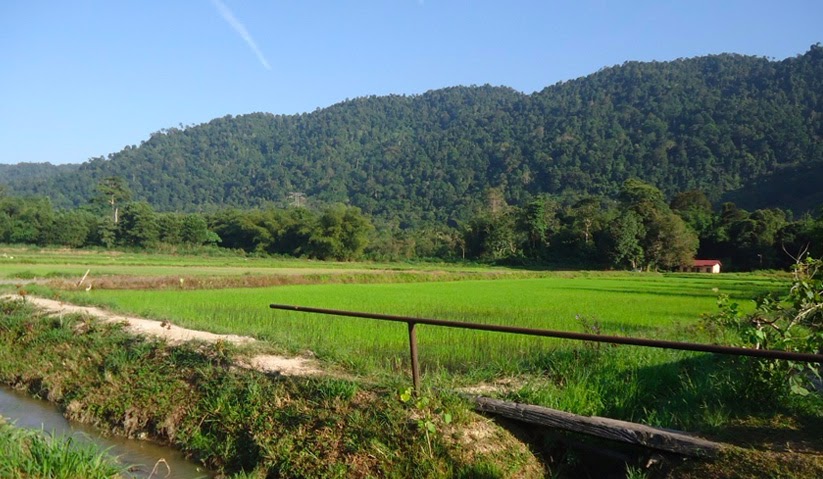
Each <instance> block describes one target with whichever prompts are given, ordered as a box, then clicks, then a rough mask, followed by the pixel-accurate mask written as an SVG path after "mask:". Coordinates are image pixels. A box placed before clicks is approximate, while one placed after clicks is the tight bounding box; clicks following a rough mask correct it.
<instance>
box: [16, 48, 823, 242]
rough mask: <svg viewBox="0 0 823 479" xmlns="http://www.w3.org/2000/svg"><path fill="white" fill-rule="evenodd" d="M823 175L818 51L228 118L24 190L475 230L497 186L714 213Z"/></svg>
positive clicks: (21, 183) (787, 197)
mask: <svg viewBox="0 0 823 479" xmlns="http://www.w3.org/2000/svg"><path fill="white" fill-rule="evenodd" d="M821 165H823V46H821V45H819V44H818V45H814V46H812V47H811V48H810V49H809V51H808V52H806V53H805V54H803V55H799V56H797V57H793V58H788V59H785V60H782V61H771V60H768V59H765V58H759V57H749V56H741V55H733V54H723V55H713V56H707V57H700V58H692V59H681V60H676V61H672V62H651V63H639V62H628V63H624V64H623V65H620V66H615V67H611V68H605V69H602V70H600V71H598V72H597V73H594V74H592V75H589V76H587V77H584V78H580V79H576V80H572V81H567V82H562V83H558V84H556V85H553V86H550V87H547V88H545V89H544V90H542V91H540V92H536V93H534V94H531V95H525V94H522V93H519V92H517V91H514V90H512V89H509V88H501V87H491V86H481V87H454V88H445V89H441V90H434V91H430V92H427V93H425V94H422V95H414V96H396V95H392V96H386V97H367V98H358V99H354V100H349V101H345V102H343V103H340V104H337V105H333V106H331V107H328V108H325V109H319V110H317V111H315V112H312V113H308V114H301V115H291V116H283V115H272V114H267V113H253V114H248V115H241V116H235V117H232V116H226V117H223V118H218V119H215V120H213V121H211V122H209V123H206V124H202V125H197V126H189V127H184V128H180V129H178V128H170V129H165V130H161V131H159V132H156V133H154V134H152V135H151V137H150V138H149V139H148V140H146V141H144V142H143V143H141V144H140V146H136V147H127V148H125V149H124V150H122V151H120V152H117V153H113V154H111V155H109V156H108V158H95V159H91V160H89V161H88V162H86V163H84V164H83V165H81V166H80V167H79V168H77V169H76V170H73V171H68V172H64V173H60V174H59V175H57V176H44V177H41V178H37V179H33V180H32V179H25V178H20V179H19V180H15V181H13V182H12V184H11V185H10V187H11V189H12V190H13V191H14V192H16V193H21V194H38V195H46V196H49V197H50V198H51V199H52V202H53V203H54V204H55V205H58V206H60V205H64V206H69V205H79V204H83V203H84V202H87V201H88V199H89V198H90V197H92V196H93V195H94V189H95V185H96V184H97V183H98V181H100V180H101V179H102V178H105V177H110V176H121V177H123V178H125V179H126V181H127V183H128V186H129V188H130V189H131V190H132V192H133V193H134V197H135V199H138V200H140V199H144V200H147V201H149V202H150V203H151V204H152V205H153V206H154V207H155V208H157V209H160V210H183V211H196V210H212V209H214V208H216V207H217V206H223V205H235V206H240V207H248V206H256V205H260V204H266V203H269V202H271V203H275V204H279V205H284V204H288V203H296V204H329V203H336V202H342V203H348V204H351V205H354V206H358V207H360V208H361V209H362V210H363V211H364V212H365V213H367V214H369V215H374V216H376V217H379V218H380V217H382V218H384V219H390V220H391V221H392V222H394V223H395V224H399V225H401V226H403V225H419V224H421V223H423V222H428V221H437V222H446V221H448V220H461V221H462V220H465V219H466V218H468V217H469V216H470V215H471V213H472V212H473V211H475V210H476V209H477V208H478V207H479V206H480V205H483V204H485V201H486V198H487V197H488V192H489V190H492V189H493V190H495V191H500V192H502V194H503V198H504V199H505V201H506V202H508V203H511V204H525V203H526V201H528V200H529V199H531V198H533V197H535V196H536V195H538V194H540V193H547V194H551V195H560V196H567V197H568V196H571V197H581V196H584V195H586V194H598V195H608V196H614V195H616V193H617V192H618V190H619V189H620V187H621V185H623V183H624V181H625V180H626V179H628V178H632V177H636V178H640V179H642V180H644V181H646V182H648V183H651V184H653V185H655V186H657V187H658V188H660V189H661V190H662V191H663V192H664V193H665V194H666V195H668V196H671V195H673V194H674V193H676V192H679V191H686V190H692V189H700V190H703V191H704V192H705V193H706V195H707V196H708V197H709V199H711V200H713V201H719V200H721V199H722V198H723V195H724V194H734V193H733V192H734V191H735V190H740V191H753V190H751V189H750V188H749V187H750V185H755V186H758V187H759V188H761V189H762V191H769V192H770V193H769V195H770V196H769V198H765V199H764V198H752V197H749V199H751V200H752V201H759V202H760V203H759V204H757V205H756V206H758V207H761V206H781V207H790V208H791V207H793V208H798V209H801V208H804V207H807V206H808V205H810V204H819V201H817V200H815V201H811V200H807V199H806V198H803V197H801V194H802V189H797V185H796V184H795V185H792V183H791V182H788V183H785V184H784V183H783V179H784V178H785V177H786V175H784V174H783V173H785V172H800V173H799V174H795V175H794V176H793V178H794V181H796V182H799V184H801V185H802V184H804V182H803V179H804V175H803V174H802V172H803V171H806V170H807V169H808V170H813V171H815V172H818V173H819V172H820V171H821ZM0 173H2V172H1V171H0ZM818 184H819V183H818ZM790 185H791V186H790ZM807 186H813V185H807ZM788 188H791V189H790V190H789V189H788ZM819 190H820V188H819V187H816V188H815V187H812V188H808V189H807V191H806V193H808V194H810V195H815V194H816V195H819ZM764 200H765V201H764ZM768 200H773V201H774V203H768ZM738 201H741V206H744V207H745V206H748V204H747V203H746V201H747V200H746V198H745V197H743V199H741V198H740V197H738ZM778 201H779V203H778Z"/></svg>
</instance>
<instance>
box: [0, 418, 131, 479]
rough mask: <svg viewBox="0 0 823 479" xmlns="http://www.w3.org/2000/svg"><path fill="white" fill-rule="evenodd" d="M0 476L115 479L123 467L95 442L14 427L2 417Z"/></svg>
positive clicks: (0, 419) (0, 420)
mask: <svg viewBox="0 0 823 479" xmlns="http://www.w3.org/2000/svg"><path fill="white" fill-rule="evenodd" d="M0 451H2V456H1V459H0V477H2V478H5V479H41V478H42V479H112V478H117V477H125V475H124V472H125V471H124V467H123V466H121V465H119V464H117V462H116V461H115V460H114V458H112V457H110V456H109V455H107V454H106V453H105V452H104V451H100V450H99V449H98V448H96V447H95V446H94V445H93V444H83V443H78V442H77V441H75V440H74V439H73V438H71V437H56V436H52V435H50V434H48V433H46V432H44V431H33V430H28V429H20V428H17V427H14V425H13V424H11V423H9V422H7V421H6V420H5V419H4V418H3V417H0Z"/></svg>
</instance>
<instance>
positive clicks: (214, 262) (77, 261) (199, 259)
mask: <svg viewBox="0 0 823 479" xmlns="http://www.w3.org/2000/svg"><path fill="white" fill-rule="evenodd" d="M87 270H90V271H91V272H90V275H91V278H98V279H99V278H101V277H112V276H118V277H140V278H159V277H175V278H179V277H193V278H203V277H214V278H225V277H238V276H269V275H280V276H296V275H324V274H358V273H382V272H386V271H390V272H408V271H422V272H436V271H447V272H470V273H477V272H491V271H497V272H505V271H511V270H506V269H505V268H490V267H488V266H474V265H450V264H445V263H431V264H429V263H417V264H407V263H376V262H332V261H311V260H304V259H293V258H256V257H244V256H240V255H231V254H226V255H223V256H196V255H173V254H146V253H122V252H111V251H81V250H63V249H45V250H38V249H30V248H11V247H5V248H4V247H0V280H6V281H13V280H15V279H24V280H32V279H55V278H57V279H60V278H63V279H75V280H79V279H80V278H81V277H82V276H83V274H84V273H85V272H86V271H87Z"/></svg>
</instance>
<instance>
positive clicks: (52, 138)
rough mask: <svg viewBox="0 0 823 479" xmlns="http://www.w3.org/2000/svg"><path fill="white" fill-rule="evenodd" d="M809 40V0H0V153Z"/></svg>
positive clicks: (766, 50)
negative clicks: (225, 118)
mask: <svg viewBox="0 0 823 479" xmlns="http://www.w3.org/2000/svg"><path fill="white" fill-rule="evenodd" d="M817 42H823V0H782V1H775V0H711V1H703V0H683V1H672V0H655V1H651V0H648V1H647V0H620V1H606V0H601V1H595V0H579V1H575V0H568V1H554V0H529V1H526V0H522V1H519V0H508V1H500V0H497V1H486V0H475V1H469V0H462V1H458V0H327V1H312V0H42V1H41V0H38V1H30V0H3V1H0V163H18V162H24V161H25V162H42V161H49V162H52V163H79V162H83V161H86V160H87V159H89V158H91V157H95V156H105V155H107V154H109V153H113V152H116V151H119V150H120V149H122V148H123V147H124V146H126V145H139V144H140V142H141V141H143V140H145V139H147V138H148V137H149V135H150V134H151V133H152V132H155V131H158V130H160V129H163V128H168V127H176V126H179V125H180V124H183V125H192V124H198V123H203V122H207V121H209V120H211V119H212V118H215V117H220V116H224V115H227V114H231V115H239V114H243V113H251V112H258V111H265V112H271V113H282V114H292V113H300V112H310V111H313V110H315V109H317V108H323V107H326V106H329V105H332V104H334V103H337V102H339V101H342V100H345V99H346V98H355V97H359V96H365V95H385V94H390V93H396V94H419V93H423V92H425V91H427V90H431V89H436V88H441V87H446V86H454V85H473V84H476V85H482V84H486V83H488V84H492V85H505V86H510V87H513V88H515V89H517V90H520V91H523V92H526V93H531V92H533V91H535V90H541V89H542V88H544V87H546V86H549V85H552V84H554V83H557V82H559V81H563V80H569V79H572V78H577V77H580V76H585V75H587V74H589V73H593V72H595V71H597V70H598V69H600V68H602V67H605V66H612V65H615V64H620V63H623V62H624V61H627V60H661V61H664V60H672V59H676V58H682V57H692V56H699V55H706V54H713V53H723V52H733V53H742V54H748V55H757V56H765V57H770V58H776V59H783V58H786V57H790V56H794V55H798V54H802V53H804V52H805V51H807V50H808V48H809V46H810V45H812V44H813V43H817Z"/></svg>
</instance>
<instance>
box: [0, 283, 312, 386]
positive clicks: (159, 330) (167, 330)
mask: <svg viewBox="0 0 823 479" xmlns="http://www.w3.org/2000/svg"><path fill="white" fill-rule="evenodd" d="M0 298H2V299H19V297H18V296H14V295H5V296H0ZM26 301H28V302H30V303H31V304H33V305H35V306H36V307H37V308H39V309H41V310H43V311H46V312H48V313H50V314H56V315H64V314H85V315H88V316H92V317H95V318H98V319H100V320H102V321H105V322H110V323H124V324H125V325H126V330H128V331H130V332H131V333H134V334H140V335H143V336H153V337H156V338H159V339H162V340H164V341H166V342H168V343H171V344H179V343H182V342H186V341H204V342H208V343H214V342H217V341H226V342H229V343H232V344H237V345H248V344H252V343H254V342H255V341H256V340H255V339H254V338H252V337H249V336H238V335H235V334H214V333H209V332H206V331H197V330H194V329H186V328H181V327H179V326H175V325H173V324H170V323H168V322H166V321H155V320H151V319H145V318H139V317H137V316H128V315H122V314H117V313H112V312H111V311H106V310H105V309H101V308H96V307H91V306H77V305H74V304H70V303H66V302H63V301H55V300H52V299H45V298H38V297H34V296H26ZM238 365H239V366H243V367H250V368H253V369H256V370H258V371H263V372H266V373H278V374H283V375H286V376H311V375H317V374H321V373H322V372H323V371H321V369H320V366H319V365H318V364H317V362H316V361H313V360H311V359H306V358H301V357H293V358H287V357H285V356H277V355H272V354H259V355H256V356H252V357H251V358H249V359H248V360H246V361H244V362H243V363H240V364H238Z"/></svg>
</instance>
